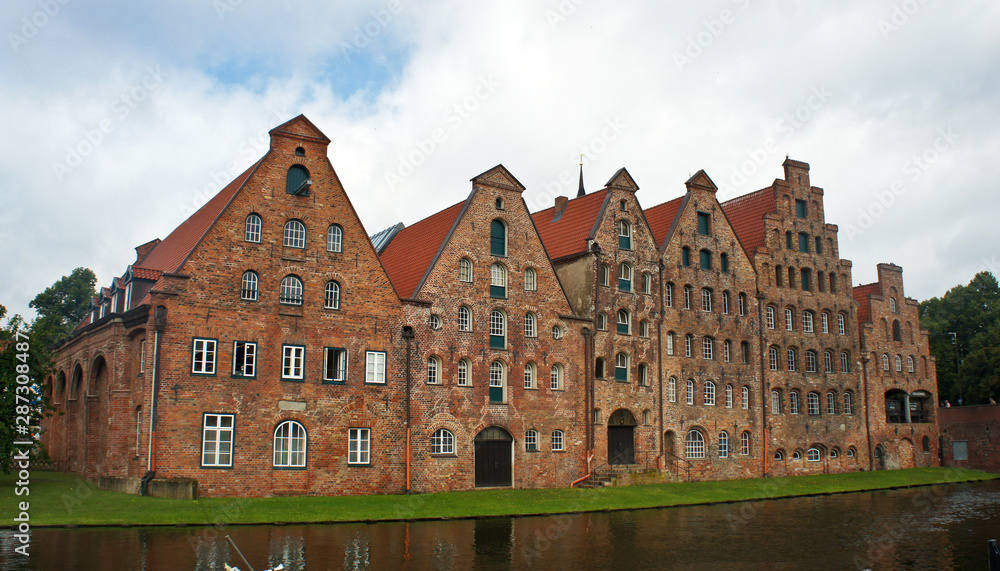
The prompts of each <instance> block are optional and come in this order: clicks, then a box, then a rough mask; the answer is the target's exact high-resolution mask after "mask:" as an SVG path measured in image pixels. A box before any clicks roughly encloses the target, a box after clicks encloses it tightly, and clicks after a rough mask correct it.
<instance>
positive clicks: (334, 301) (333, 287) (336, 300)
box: [323, 281, 340, 309]
mask: <svg viewBox="0 0 1000 571" xmlns="http://www.w3.org/2000/svg"><path fill="white" fill-rule="evenodd" d="M323 307H324V308H325V309H340V284H339V283H337V282H334V281H330V282H326V289H325V292H324V295H323Z"/></svg>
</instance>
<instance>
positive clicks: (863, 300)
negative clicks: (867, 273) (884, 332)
mask: <svg viewBox="0 0 1000 571" xmlns="http://www.w3.org/2000/svg"><path fill="white" fill-rule="evenodd" d="M853 293H854V301H856V302H858V305H859V306H860V307H859V308H858V324H859V325H860V324H862V323H871V321H872V305H871V300H870V299H869V296H871V295H876V294H880V293H882V286H881V285H880V284H879V283H878V282H874V283H870V284H865V285H859V286H856V287H855V288H854V289H853Z"/></svg>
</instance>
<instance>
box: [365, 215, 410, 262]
mask: <svg viewBox="0 0 1000 571" xmlns="http://www.w3.org/2000/svg"><path fill="white" fill-rule="evenodd" d="M403 228H406V226H405V225H404V224H403V223H402V222H397V223H395V224H393V225H392V226H390V227H388V228H386V229H385V230H381V231H379V232H376V233H375V234H374V235H372V236H371V237H370V238H369V240H371V242H372V247H374V248H375V252H376V253H377V254H379V255H381V254H382V250H384V249H385V247H386V246H388V245H389V242H392V239H393V238H395V237H396V234H398V233H399V231H400V230H402V229H403Z"/></svg>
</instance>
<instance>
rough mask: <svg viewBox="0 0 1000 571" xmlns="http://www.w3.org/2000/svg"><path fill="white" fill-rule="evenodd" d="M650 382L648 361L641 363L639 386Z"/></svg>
mask: <svg viewBox="0 0 1000 571" xmlns="http://www.w3.org/2000/svg"><path fill="white" fill-rule="evenodd" d="M648 384H649V366H648V365H646V363H639V386H641V387H645V386H647V385H648Z"/></svg>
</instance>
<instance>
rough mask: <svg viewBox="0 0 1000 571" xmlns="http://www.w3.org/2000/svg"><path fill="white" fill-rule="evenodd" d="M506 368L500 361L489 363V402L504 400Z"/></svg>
mask: <svg viewBox="0 0 1000 571" xmlns="http://www.w3.org/2000/svg"><path fill="white" fill-rule="evenodd" d="M506 388H507V368H506V367H504V364H503V363H502V362H500V361H493V362H492V363H490V402H506V399H505V398H504V397H505V396H506V395H505V392H506V391H505V389H506Z"/></svg>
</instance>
